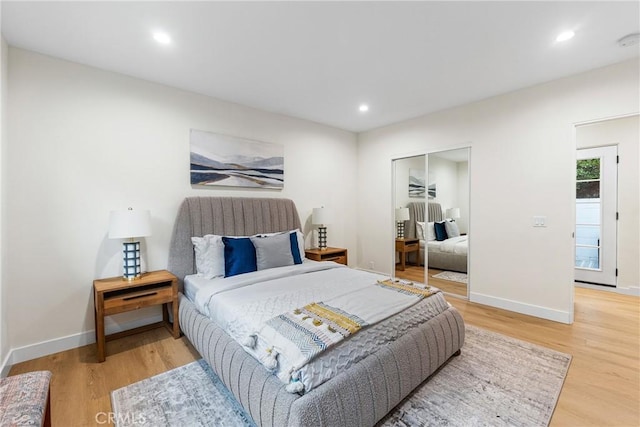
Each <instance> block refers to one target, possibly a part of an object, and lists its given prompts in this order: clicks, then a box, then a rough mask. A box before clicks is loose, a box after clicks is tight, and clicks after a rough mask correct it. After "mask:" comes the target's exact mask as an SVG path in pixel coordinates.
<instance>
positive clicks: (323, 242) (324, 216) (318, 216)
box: [311, 206, 331, 251]
mask: <svg viewBox="0 0 640 427" xmlns="http://www.w3.org/2000/svg"><path fill="white" fill-rule="evenodd" d="M329 217H330V213H329V210H328V209H325V208H324V206H323V207H320V208H313V214H312V216H311V222H312V223H313V224H315V225H318V247H319V248H320V250H322V251H324V250H326V249H327V224H328V223H329V222H330V221H331V220H330V218H329Z"/></svg>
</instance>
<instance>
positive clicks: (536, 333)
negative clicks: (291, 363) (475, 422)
mask: <svg viewBox="0 0 640 427" xmlns="http://www.w3.org/2000/svg"><path fill="white" fill-rule="evenodd" d="M449 301H450V302H451V304H453V305H454V306H455V307H456V308H457V309H458V310H459V311H460V312H461V314H462V316H463V317H464V319H465V321H466V322H467V323H469V324H471V325H475V326H479V327H482V328H485V329H490V330H493V331H496V332H500V333H502V334H505V335H509V336H512V337H515V338H519V339H522V340H525V341H529V342H532V343H535V344H539V345H542V346H545V347H549V348H553V349H556V350H559V351H562V352H565V353H569V354H571V355H573V360H572V362H571V367H570V369H569V372H568V375H567V378H566V380H565V384H564V387H563V389H562V393H561V395H560V399H559V401H558V405H557V407H556V410H555V413H554V415H553V419H552V422H551V425H552V426H619V427H623V426H625V427H626V426H629V427H637V426H639V425H640V355H639V353H640V341H639V328H640V322H639V318H640V300H639V299H638V298H637V297H631V296H625V295H618V294H614V293H610V292H604V291H594V290H590V289H581V288H577V289H576V298H575V323H574V324H573V325H564V324H561V323H556V322H551V321H547V320H542V319H538V318H534V317H529V316H525V315H521V314H517V313H512V312H508V311H504V310H500V309H496V308H491V307H487V306H482V305H479V304H475V303H470V302H468V301H466V300H462V299H460V298H449ZM463 351H464V348H463ZM95 357H96V355H95V345H89V346H85V347H81V348H78V349H74V350H69V351H65V352H62V353H57V354H54V355H50V356H46V357H42V358H39V359H35V360H31V361H28V362H23V363H20V364H18V365H15V366H14V367H13V368H12V369H11V375H14V374H18V373H23V372H28V371H33V370H40V369H48V370H50V371H52V372H53V380H52V384H51V394H52V396H51V406H52V421H53V425H54V426H65V427H66V426H92V425H97V422H96V414H99V413H101V412H109V411H110V410H111V404H110V398H109V392H110V391H111V390H114V389H116V388H119V387H123V386H125V385H127V384H131V383H133V382H136V381H139V380H141V379H144V378H148V377H150V376H152V375H155V374H158V373H161V372H164V371H167V370H169V369H172V368H174V367H177V366H181V365H183V364H186V363H189V362H191V361H193V360H196V359H197V358H198V357H199V356H198V354H197V352H196V351H195V350H194V349H193V348H192V347H191V345H190V344H189V343H188V342H187V340H186V338H184V337H183V338H180V339H178V340H174V339H173V338H172V337H171V335H170V334H169V332H168V331H167V330H166V329H156V330H153V331H149V332H145V333H143V334H140V335H133V336H130V337H126V338H122V339H120V340H116V341H111V342H109V343H107V360H106V361H105V362H104V363H96V362H95ZM100 417H102V418H99V421H102V420H103V419H104V416H103V415H100Z"/></svg>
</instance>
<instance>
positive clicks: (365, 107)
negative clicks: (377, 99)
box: [358, 104, 369, 113]
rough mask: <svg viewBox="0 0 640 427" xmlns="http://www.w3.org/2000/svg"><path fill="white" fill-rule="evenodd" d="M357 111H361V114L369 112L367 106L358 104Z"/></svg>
mask: <svg viewBox="0 0 640 427" xmlns="http://www.w3.org/2000/svg"><path fill="white" fill-rule="evenodd" d="M358 110H360V111H362V112H363V113H365V112H367V111H369V106H368V105H367V104H360V106H359V107H358Z"/></svg>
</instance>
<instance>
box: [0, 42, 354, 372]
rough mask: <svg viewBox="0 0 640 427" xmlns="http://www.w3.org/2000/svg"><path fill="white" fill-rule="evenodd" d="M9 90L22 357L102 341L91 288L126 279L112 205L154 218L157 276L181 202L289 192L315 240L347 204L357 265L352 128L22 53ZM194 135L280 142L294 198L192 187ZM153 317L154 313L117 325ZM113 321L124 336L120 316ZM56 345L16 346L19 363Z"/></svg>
mask: <svg viewBox="0 0 640 427" xmlns="http://www.w3.org/2000/svg"><path fill="white" fill-rule="evenodd" d="M9 86H10V88H11V90H10V92H9V98H8V105H9V112H8V114H9V121H10V123H11V127H10V129H9V145H8V147H7V148H8V149H7V152H6V156H7V162H8V168H7V169H8V170H7V171H6V175H5V176H6V177H7V179H8V180H9V181H10V183H11V185H10V186H8V188H7V189H6V190H7V191H6V193H5V194H3V196H2V204H3V206H5V205H6V208H7V210H6V217H5V225H6V241H5V247H9V248H11V251H10V252H7V253H5V256H6V259H7V262H6V264H5V275H4V280H5V290H6V291H7V293H6V295H5V298H7V299H8V300H9V301H10V302H11V305H10V307H9V308H8V313H7V317H8V321H9V323H10V325H11V328H10V330H9V343H10V345H11V347H12V348H14V349H16V348H19V347H21V346H30V345H33V344H35V343H41V342H42V341H45V340H52V339H58V338H61V337H65V336H70V338H68V339H66V340H63V343H62V344H61V343H58V344H59V346H58V349H64V348H65V347H69V346H73V345H74V344H75V345H79V344H83V343H85V342H89V341H92V339H93V338H92V333H91V332H90V331H92V330H93V328H94V324H93V323H94V322H93V302H92V281H93V280H94V279H95V278H100V277H108V276H116V275H119V274H120V261H119V257H120V251H121V242H119V241H117V240H109V239H107V237H106V236H107V227H108V216H109V211H111V210H113V209H119V208H126V207H128V206H132V207H134V208H140V209H150V210H151V214H152V227H153V236H151V237H148V238H146V240H145V242H146V245H145V246H146V257H147V265H148V269H150V270H156V269H162V268H165V267H166V265H167V254H168V246H169V240H170V235H171V231H172V226H173V221H174V218H175V215H176V212H177V209H178V205H179V204H180V202H181V201H182V199H183V198H184V197H185V196H220V195H225V196H261V197H288V198H291V199H293V200H294V201H295V202H296V203H297V206H298V210H299V214H300V217H301V220H302V222H303V224H305V231H306V232H307V233H308V232H309V230H310V225H309V222H308V218H309V216H310V214H311V211H312V209H313V207H317V206H320V205H324V206H327V207H330V208H334V210H338V208H340V209H339V210H340V211H341V212H343V211H344V215H343V216H341V217H339V218H335V221H333V222H332V224H331V226H330V228H329V244H330V245H333V246H340V247H345V248H347V249H349V251H350V254H349V255H350V256H349V258H350V259H353V260H355V259H357V253H356V212H355V206H354V202H353V201H354V200H355V198H356V188H355V182H356V172H355V168H354V165H355V164H356V154H357V151H356V149H357V147H356V135H355V134H353V133H350V132H346V131H342V130H337V129H334V128H330V127H327V126H323V125H319V124H316V123H312V122H308V121H303V120H298V119H294V118H290V117H286V116H282V115H278V114H271V113H266V112H263V111H259V110H255V109H252V108H248V107H244V106H241V105H237V104H231V103H227V102H222V101H219V100H215V99H212V98H209V97H206V96H201V95H196V94H193V93H189V92H185V91H181V90H177V89H174V88H170V87H166V86H162V85H158V84H154V83H150V82H146V81H142V80H138V79H135V78H131V77H127V76H124V75H119V74H115V73H110V72H106V71H101V70H98V69H95V68H90V67H86V66H83V65H79V64H75V63H71V62H66V61H63V60H59V59H55V58H51V57H47V56H43V55H39V54H36V53H33V52H28V51H25V50H21V49H17V48H13V47H11V48H10V49H9ZM191 128H195V129H201V130H207V131H212V132H218V133H223V134H228V135H234V136H239V137H245V138H249V139H255V140H261V141H266V142H273V143H279V144H283V145H284V148H285V184H284V190H282V191H276V190H263V191H259V190H242V189H239V190H235V191H232V190H229V189H213V188H212V189H209V188H206V189H202V188H199V189H194V188H192V187H191V185H190V184H189V129H191ZM332 170H337V171H340V173H338V174H336V173H330V171H332ZM152 313H153V314H154V315H156V314H157V313H158V312H157V311H153V312H150V311H147V312H144V313H127V314H124V315H120V317H119V318H117V321H118V322H130V321H131V322H135V321H136V319H139V317H140V316H143V315H146V316H148V315H150V314H152ZM112 320H113V319H112ZM108 326H109V327H110V328H112V329H113V328H116V329H117V327H116V326H117V325H115V324H114V322H113V321H112V322H111V323H110V324H109V325H108ZM74 341H75V342H74ZM63 344H64V345H63ZM53 347H55V346H53V345H44V346H41V347H38V348H36V349H35V350H34V349H31V350H33V351H31V350H29V348H27V349H18V350H16V357H15V358H17V359H21V358H25V357H35V356H37V355H39V353H42V352H44V351H46V350H50V349H52V348H53ZM15 358H14V359H15ZM15 361H16V360H14V362H15Z"/></svg>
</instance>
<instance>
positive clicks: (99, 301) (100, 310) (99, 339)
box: [96, 294, 105, 362]
mask: <svg viewBox="0 0 640 427" xmlns="http://www.w3.org/2000/svg"><path fill="white" fill-rule="evenodd" d="M103 298H104V297H103V296H102V294H100V295H99V296H98V297H97V298H96V347H97V349H98V362H104V359H105V348H104V299H103Z"/></svg>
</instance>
